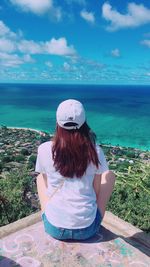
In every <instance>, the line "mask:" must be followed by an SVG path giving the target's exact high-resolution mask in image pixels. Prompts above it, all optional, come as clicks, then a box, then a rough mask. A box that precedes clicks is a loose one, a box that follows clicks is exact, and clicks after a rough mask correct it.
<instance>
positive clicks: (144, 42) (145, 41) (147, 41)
mask: <svg viewBox="0 0 150 267" xmlns="http://www.w3.org/2000/svg"><path fill="white" fill-rule="evenodd" d="M141 44H143V45H146V46H147V47H149V48H150V40H148V39H147V40H143V41H141Z"/></svg>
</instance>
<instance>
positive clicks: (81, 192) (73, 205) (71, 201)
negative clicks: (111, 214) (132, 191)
mask: <svg viewBox="0 0 150 267" xmlns="http://www.w3.org/2000/svg"><path fill="white" fill-rule="evenodd" d="M96 150H97V154H98V158H99V161H100V165H99V168H98V169H97V168H96V166H95V165H93V164H92V163H91V164H89V166H88V168H87V170H86V173H85V174H84V175H83V176H82V177H81V178H77V177H73V178H69V177H68V178H64V177H63V176H62V175H61V174H60V173H59V172H58V171H56V170H55V167H54V166H53V163H54V162H53V159H52V141H49V142H45V143H43V144H41V145H40V146H39V148H38V155H37V161H36V168H35V171H36V172H39V173H43V174H46V175H47V182H48V189H47V194H48V195H49V196H50V198H51V199H50V201H49V202H48V203H47V205H46V208H45V215H46V217H47V219H48V221H49V222H50V223H51V224H53V225H54V226H56V227H62V228H68V229H79V228H85V227H88V226H89V225H91V224H92V222H93V221H94V219H95V216H96V211H97V204H96V194H95V191H94V189H93V179H94V175H95V174H101V173H103V172H105V171H107V170H108V165H107V162H106V159H105V156H104V153H103V150H102V149H101V148H100V147H99V146H98V145H96ZM56 188H58V190H57V191H56ZM55 191H56V193H54V192H55ZM53 193H54V195H53ZM52 195H53V196H52ZM51 196H52V197H51Z"/></svg>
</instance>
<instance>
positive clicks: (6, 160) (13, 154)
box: [0, 127, 150, 232]
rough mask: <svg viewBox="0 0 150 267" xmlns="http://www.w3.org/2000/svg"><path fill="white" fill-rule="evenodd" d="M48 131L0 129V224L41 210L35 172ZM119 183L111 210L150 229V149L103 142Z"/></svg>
mask: <svg viewBox="0 0 150 267" xmlns="http://www.w3.org/2000/svg"><path fill="white" fill-rule="evenodd" d="M49 139H50V135H48V134H47V133H43V134H40V133H37V132H33V131H30V130H21V129H19V130H17V129H9V128H7V127H2V128H0V188H1V194H0V214H1V219H0V225H1V226H2V225H5V224H8V223H10V222H13V221H16V220H17V219H20V218H23V217H25V216H27V215H29V214H31V213H33V212H35V211H38V210H39V202H38V196H37V192H36V173H35V172H34V167H35V161H36V154H37V147H38V146H39V144H40V143H43V142H45V141H47V140H49ZM102 148H103V150H104V152H105V155H106V157H107V160H108V161H109V166H110V169H112V170H114V172H115V174H116V177H117V179H116V185H115V188H114V191H113V194H112V197H111V199H110V201H109V204H108V207H107V209H108V210H110V211H111V212H112V213H114V214H115V215H117V216H118V217H120V218H122V219H124V220H126V221H128V222H130V223H131V224H133V225H135V226H137V227H139V228H140V229H142V230H144V231H146V232H149V231H150V220H149V218H150V208H149V207H150V152H149V151H140V150H138V149H133V148H122V147H119V146H116V147H113V146H111V145H109V146H108V145H102Z"/></svg>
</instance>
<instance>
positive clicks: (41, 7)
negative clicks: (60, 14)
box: [10, 0, 53, 15]
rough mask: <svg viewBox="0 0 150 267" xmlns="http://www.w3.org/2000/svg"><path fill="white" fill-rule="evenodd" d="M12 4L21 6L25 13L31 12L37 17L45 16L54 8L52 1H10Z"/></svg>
mask: <svg viewBox="0 0 150 267" xmlns="http://www.w3.org/2000/svg"><path fill="white" fill-rule="evenodd" d="M10 1H11V3H12V4H14V5H17V6H19V7H20V8H21V9H22V10H23V11H27V12H28V11H30V12H33V13H35V14H37V15H41V14H44V13H45V12H47V11H48V10H49V9H51V8H52V5H53V3H52V0H10Z"/></svg>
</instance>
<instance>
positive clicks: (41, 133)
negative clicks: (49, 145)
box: [0, 125, 150, 152]
mask: <svg viewBox="0 0 150 267" xmlns="http://www.w3.org/2000/svg"><path fill="white" fill-rule="evenodd" d="M2 127H6V128H7V129H10V130H11V129H12V130H13V129H14V130H15V129H16V130H24V131H32V132H36V133H38V134H40V135H41V136H45V134H48V135H49V136H50V137H53V136H54V134H52V133H49V132H47V131H44V130H40V129H34V128H30V127H14V126H6V125H1V126H0V128H2ZM98 144H99V145H101V146H105V147H111V148H119V149H131V150H134V151H141V152H150V149H148V148H147V149H144V148H137V147H130V146H122V145H119V144H117V145H113V144H111V143H109V144H105V143H99V142H98Z"/></svg>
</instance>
